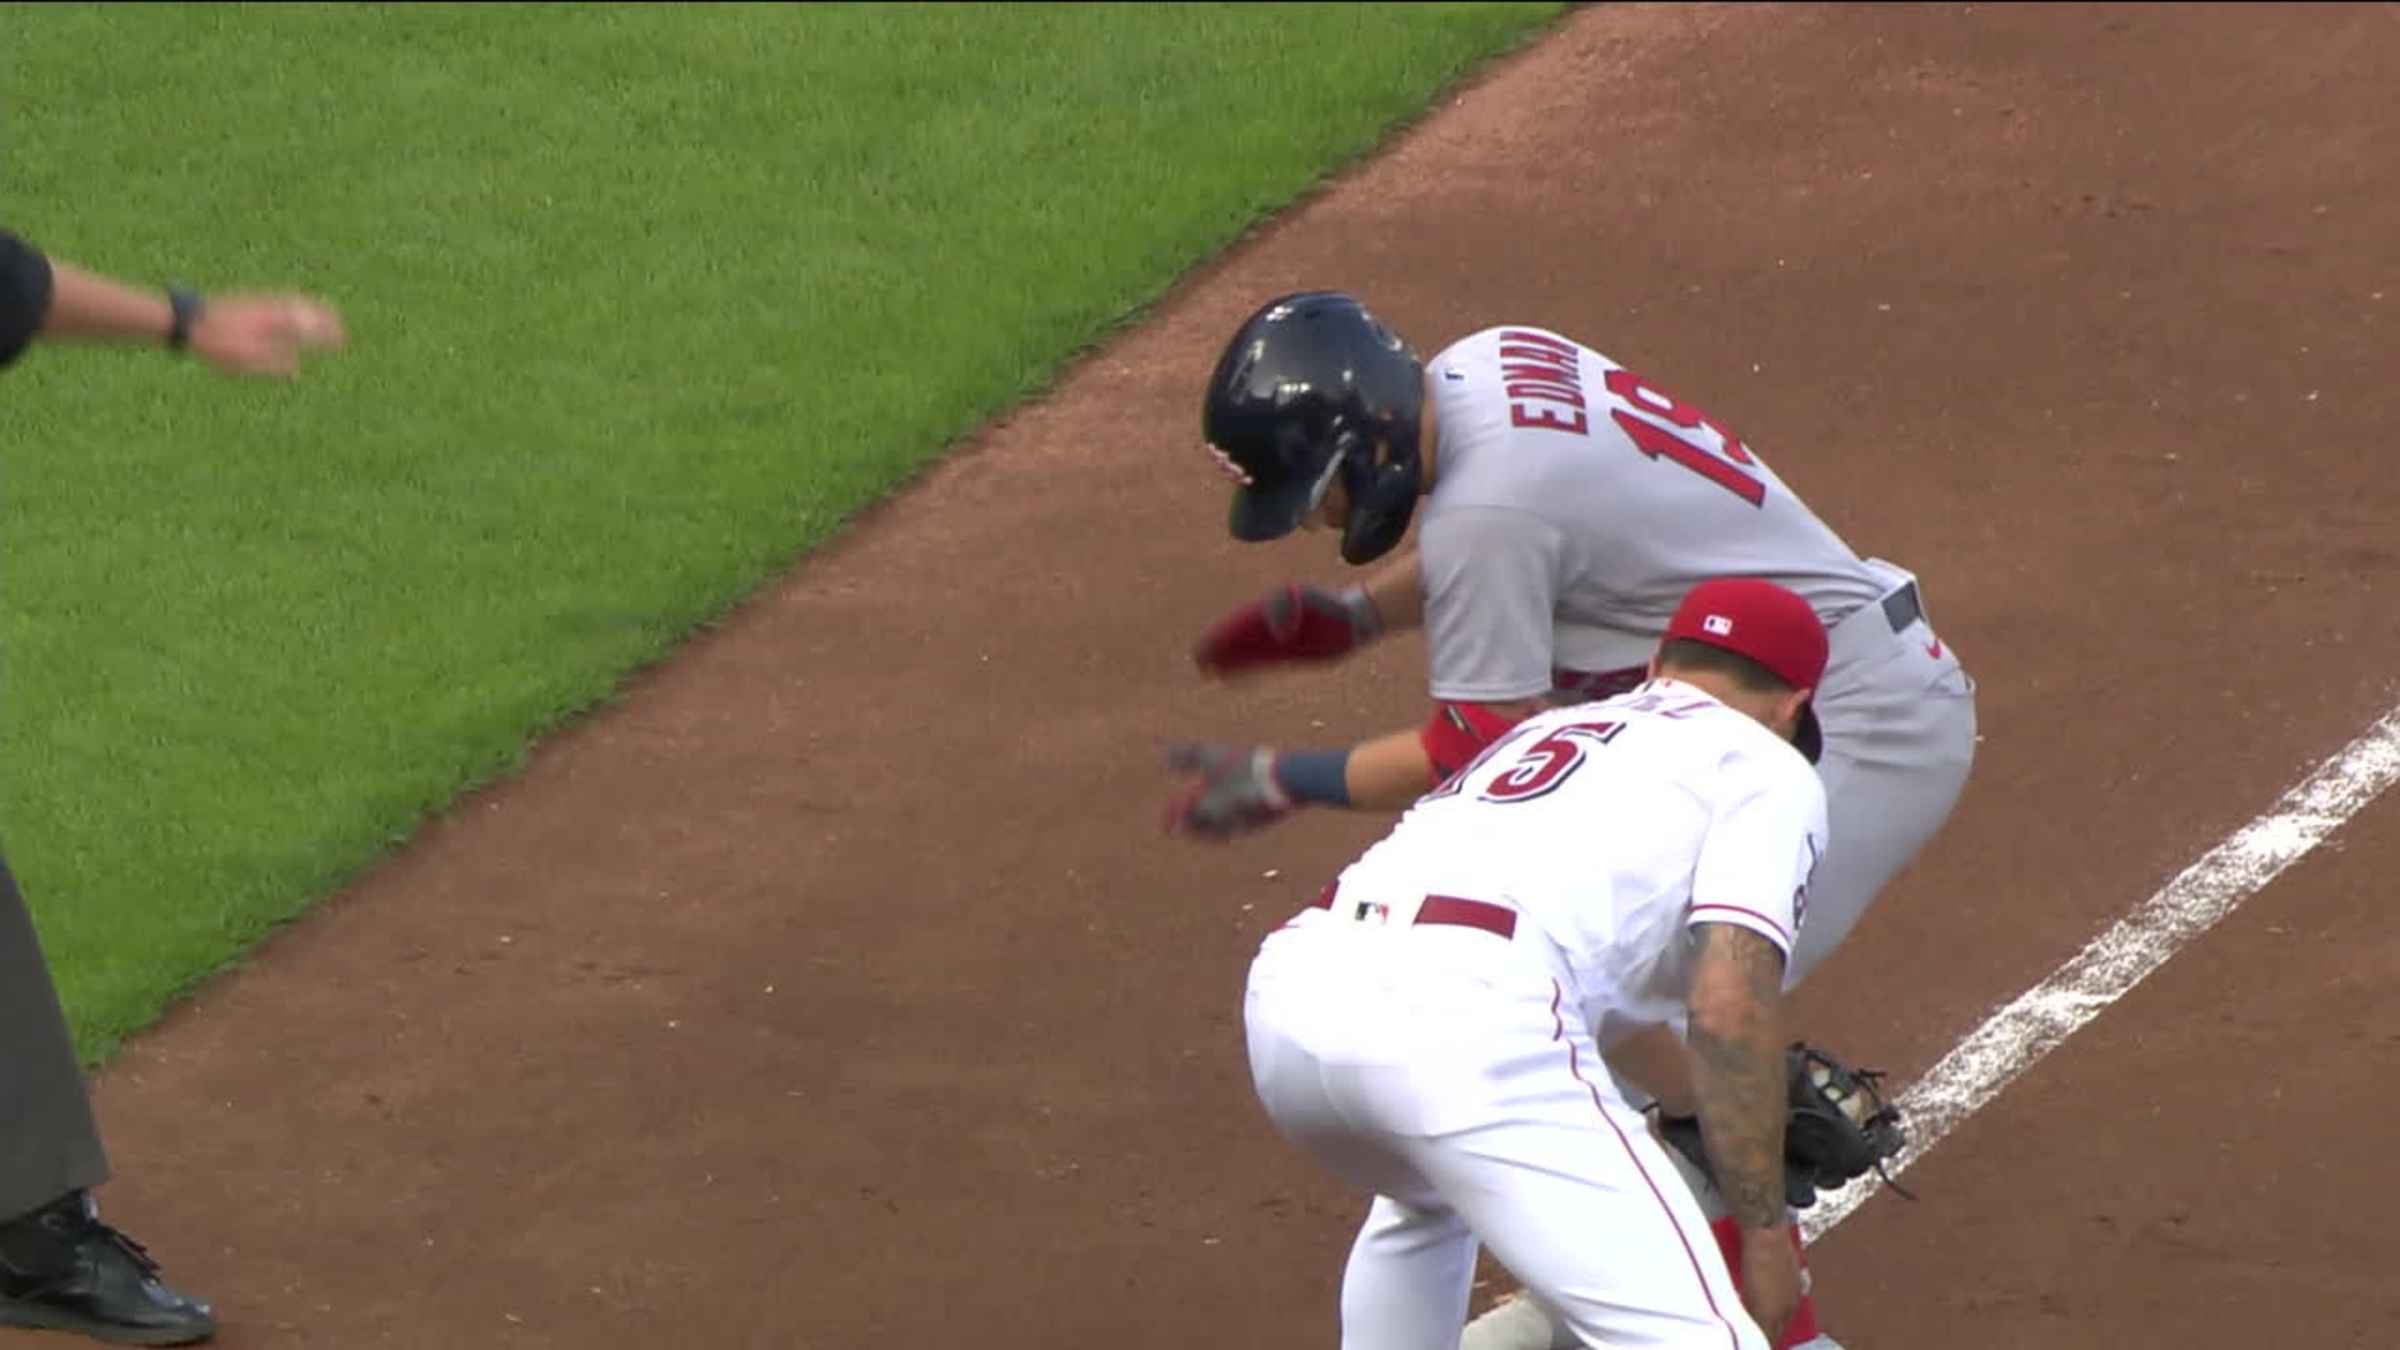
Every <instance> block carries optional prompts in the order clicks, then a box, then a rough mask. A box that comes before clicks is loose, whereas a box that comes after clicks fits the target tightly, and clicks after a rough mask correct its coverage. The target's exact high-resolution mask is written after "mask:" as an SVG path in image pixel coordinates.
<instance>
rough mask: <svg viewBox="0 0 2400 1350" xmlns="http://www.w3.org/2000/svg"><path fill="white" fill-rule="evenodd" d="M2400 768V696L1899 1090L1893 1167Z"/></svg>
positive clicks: (1865, 1188)
mask: <svg viewBox="0 0 2400 1350" xmlns="http://www.w3.org/2000/svg"><path fill="white" fill-rule="evenodd" d="M2396 779H2400V707H2395V708H2393V709H2392V710H2391V711H2389V712H2387V713H2385V714H2384V715H2383V716H2382V717H2380V718H2378V719H2377V720H2376V721H2375V724H2374V725H2373V726H2370V727H2369V728H2367V730H2366V732H2365V734H2363V735H2361V736H2360V737H2359V738H2358V739H2357V740H2354V741H2352V742H2351V743H2350V744H2349V745H2347V746H2345V747H2343V748H2342V749H2341V750H2340V751H2339V752H2337V753H2336V754H2335V755H2334V756H2333V757H2332V758H2330V759H2328V760H2326V761H2325V762H2324V763H2322V764H2320V765H2318V766H2317V769H2316V771H2315V772H2314V773H2311V774H2310V775H2309V776H2308V777H2307V778H2305V779H2302V780H2301V781H2300V783H2299V785H2298V786H2296V787H2294V788H2292V789H2291V790H2290V791H2289V792H2286V793H2284V794H2283V796H2282V797H2281V798H2280V799H2279V800H2277V801H2276V803H2275V804H2274V806H2272V807H2270V808H2268V810H2267V812H2266V814H2264V815H2262V816H2260V817H2258V818H2257V819H2256V820H2253V821H2251V822H2250V823H2249V824H2247V825H2245V826H2243V827H2242V828H2241V829H2239V830H2236V831H2234V832H2233V834H2232V835H2230V836H2229V837H2227V838H2226V840H2225V842H2223V843H2221V844H2219V845H2217V846H2216V847H2215V848H2213V849H2210V850H2209V851H2208V852H2207V853H2204V854H2202V855H2201V856H2200V859H2199V861H2197V862H2195V863H2193V864H2192V865H2191V866H2189V867H2187V868H2185V869H2183V872H2182V873H2181V874H2180V875H2178V876H2177V877H2176V878H2175V879H2174V880H2172V881H2170V882H2168V883H2167V884H2166V885H2165V886H2164V887H2162V888H2161V889H2160V890H2159V892H2158V893H2157V894H2156V895H2153V896H2151V897H2150V898H2149V899H2148V900H2145V901H2143V902H2142V903H2141V905H2139V906H2138V907H2136V908H2135V909H2134V910H2133V911H2132V912H2131V913H2129V914H2127V915H2126V916H2125V917H2124V918H2122V919H2119V920H2118V921H2117V922H2116V923H2115V924H2113V925H2111V926H2110V927H2109V928H2108V929H2107V931H2105V932H2103V933H2101V934H2100V936H2098V937H2096V938H2094V939H2092V941H2091V944H2090V945H2089V946H2087V947H2085V948H2084V949H2083V950H2082V951H2081V952H2078V953H2076V955H2075V956H2074V957H2073V958H2072V959H2070V960H2068V961H2067V962H2066V964H2064V965H2062V966H2060V967H2059V968H2058V969H2057V970H2054V971H2052V972H2051V973H2050V976H2049V978H2048V979H2045V980H2043V981H2042V982H2041V983H2040V984H2037V985H2035V986H2034V987H2033V988H2031V989H2028V990H2026V991H2025V992H2024V993H2023V994H2022V995H2020V996H2019V997H2018V998H2017V1000H2016V1001H2015V1002H2014V1003H2011V1004H2009V1005H2008V1006H2007V1007H2005V1008H2002V1009H2001V1010H2000V1011H1998V1012H1996V1013H1994V1014H1992V1016H1991V1018H1990V1020H1988V1021H1986V1022H1985V1023H1984V1024H1983V1025H1982V1026H1980V1027H1977V1028H1976V1029H1975V1031H1974V1033H1973V1034H1971V1035H1969V1036H1968V1037H1967V1038H1966V1039H1965V1040H1963V1041H1960V1042H1959V1043H1958V1046H1957V1048H1956V1049H1953V1050H1952V1051H1951V1052H1950V1053H1949V1054H1947V1055H1945V1056H1943V1057H1942V1059H1941V1061H1940V1062H1939V1063H1937V1064H1935V1065H1934V1066H1933V1067H1932V1068H1931V1069H1928V1070H1927V1071H1926V1072H1925V1076H1924V1077H1922V1078H1919V1079H1917V1080H1916V1081H1915V1082H1913V1083H1911V1084H1909V1085H1908V1086H1907V1087H1906V1088H1905V1089H1903V1090H1901V1091H1900V1092H1899V1093H1897V1094H1895V1095H1894V1097H1893V1099H1892V1101H1893V1104H1894V1105H1896V1106H1898V1107H1899V1108H1900V1110H1901V1113H1902V1116H1903V1119H1904V1121H1905V1123H1906V1125H1907V1128H1908V1136H1909V1142H1908V1147H1907V1148H1905V1149H1903V1150H1901V1152H1900V1153H1899V1155H1898V1156H1897V1157H1895V1158H1894V1159H1893V1162H1892V1165H1891V1166H1890V1167H1889V1168H1888V1169H1887V1170H1888V1171H1890V1172H1892V1173H1893V1174H1895V1175H1897V1174H1898V1173H1900V1172H1904V1171H1906V1170H1907V1169H1908V1167H1909V1165H1910V1164H1912V1163H1914V1162H1915V1161H1916V1160H1917V1159H1919V1158H1921V1157H1923V1156H1925V1154H1927V1153H1928V1152H1930V1151H1932V1149H1933V1146H1934V1145H1936V1144H1938V1143H1940V1142H1942V1140H1943V1138H1944V1137H1945V1136H1947V1135H1948V1134H1949V1133H1950V1132H1951V1131H1952V1130H1954V1129H1956V1128H1957V1127H1958V1126H1959V1124H1960V1123H1961V1122H1963V1121H1965V1120H1966V1119H1967V1117H1969V1116H1971V1115H1974V1114H1975V1113H1976V1112H1977V1111H1979V1110H1981V1109H1982V1108H1983V1106H1984V1105H1985V1104H1986V1103H1987V1102H1989V1101H1991V1100H1992V1098H1994V1097H1996V1096H1998V1095H1999V1094H2000V1090H2001V1089H2002V1088H2005V1087H2007V1086H2008V1085H2009V1084H2010V1083H2011V1082H2014V1081H2015V1080H2016V1078H2017V1077H2018V1076H2019V1075H2020V1074H2023V1073H2024V1072H2025V1071H2026V1070H2027V1069H2030V1068H2032V1067H2033V1066H2034V1064H2035V1063H2037V1062H2038V1061H2040V1059H2041V1058H2042V1057H2043V1056H2044V1055H2047V1054H2049V1053H2050V1052H2051V1051H2053V1050H2055V1049H2057V1048H2058V1047H2059V1045H2060V1043H2061V1042H2063V1041H2065V1040H2066V1039H2067V1037H2069V1036H2072V1035H2074V1034H2075V1033H2076V1031H2077V1030H2079V1029H2081V1028H2082V1027H2083V1025H2084V1024H2085V1023H2087V1022H2090V1021H2091V1020H2092V1019H2093V1018H2095V1017H2098V1016H2099V1015H2100V1014H2101V1012H2103V1011H2104V1010H2106V1009H2107V1007H2108V1006H2109V1005H2110V1004H2112V1003H2114V1002H2116V1001H2117V1000H2118V999H2120V998H2123V997H2124V996H2125V994H2126V992H2127V991H2129V990H2131V989H2132V988H2133V987H2134V986H2135V985H2137V984H2140V983H2141V982H2142V981H2143V980H2144V979H2145V978H2147V977H2148V976H2149V975H2150V973H2151V972H2152V971H2155V970H2157V969H2158V968H2159V967H2160V966H2162V965H2165V964H2166V962H2167V958H2168V957H2171V956H2173V955H2174V954H2175V953H2176V952H2177V951H2178V950H2179V949H2181V948H2182V947H2183V945H2184V944H2185V943H2188V942H2190V941H2191V940H2192V939H2194V938H2197V937H2199V936H2200V935H2201V934H2202V933H2205V932H2207V931H2208V930H2209V929H2210V928H2212V927H2214V926H2215V925H2216V924H2217V922H2218V921H2219V920H2221V919H2223V918H2224V917H2225V916H2226V915H2228V914H2231V913H2233V911H2234V910H2235V909H2236V908H2238V907H2240V905H2241V903H2242V902H2243V901H2244V900H2247V899H2249V898H2250V897H2251V896H2253V895H2255V894H2257V893H2258V892H2259V891H2261V890H2263V889H2265V887H2266V885H2267V883H2268V882H2270V881H2273V880H2274V879H2275V877H2276V876H2277V875H2278V874H2279V873H2281V872H2282V871H2283V869H2285V868H2287V867H2289V866H2291V865H2292V864H2293V863H2295V862H2298V861H2299V860H2300V859H2301V858H2303V857H2305V856H2306V855H2307V854H2308V853H2309V852H2310V851H2311V850H2313V849H2314V848H2316V846H2317V845H2319V844H2321V843H2323V842H2324V841H2325V839H2326V837H2327V836H2329V835H2331V834H2332V833H2333V832H2334V831H2335V830H2336V829H2339V828H2340V827H2341V825H2342V822H2344V821H2346V820H2348V819H2350V817H2352V816H2354V815H2356V814H2358V812H2359V811H2360V809H2361V808H2363V807H2365V806H2366V804H2367V803H2369V802H2371V801H2373V800H2375V798H2376V797H2377V796H2378V795H2380V794H2381V793H2382V792H2383V790H2384V789H2385V788H2388V787H2390V786H2391V785H2392V783H2393V781H2394V780H2396ZM1882 1188H1883V1181H1882V1179H1881V1178H1879V1177H1877V1176H1875V1175H1873V1174H1872V1173H1870V1174H1868V1175H1867V1176H1864V1177H1861V1178H1860V1179H1859V1180H1857V1181H1855V1182H1852V1183H1851V1184H1850V1185H1848V1186H1845V1187H1843V1188H1841V1189H1840V1190H1837V1191H1831V1192H1828V1193H1827V1194H1826V1195H1825V1196H1823V1197H1822V1198H1820V1199H1819V1200H1818V1202H1817V1203H1816V1205H1814V1206H1813V1207H1811V1208H1810V1209H1809V1210H1808V1211H1807V1212H1805V1213H1804V1214H1803V1215H1802V1216H1801V1224H1800V1231H1801V1233H1802V1235H1803V1236H1804V1237H1805V1238H1806V1239H1807V1240H1809V1241H1811V1242H1814V1241H1815V1240H1816V1239H1817V1238H1819V1237H1821V1236H1822V1235H1824V1234H1825V1233H1826V1232H1828V1231H1830V1230H1831V1229H1832V1228H1833V1226H1834V1225H1835V1224H1838V1223H1840V1222H1841V1221H1842V1220H1844V1219H1846V1218H1848V1217H1850V1215H1851V1213H1852V1212H1853V1211H1855V1210H1856V1209H1857V1208H1858V1207H1859V1206H1860V1205H1861V1204H1864V1203H1865V1202H1866V1200H1867V1198H1868V1197H1869V1196H1871V1195H1873V1194H1874V1193H1875V1192H1876V1191H1878V1190H1881V1189H1882Z"/></svg>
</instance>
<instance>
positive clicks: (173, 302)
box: [167, 286, 208, 352]
mask: <svg viewBox="0 0 2400 1350" xmlns="http://www.w3.org/2000/svg"><path fill="white" fill-rule="evenodd" d="M167 305H168V307H169V308H170V309H172V310H173V311H174V316H175V317H174V318H173V319H172V320H170V321H169V322H168V324H167V350H168V351H171V352H179V351H182V350H183V349H184V348H186V347H189V346H190V345H192V325H193V324H196V323H198V322H200V311H201V310H203V309H206V308H207V307H208V303H207V302H206V301H204V300H202V299H201V298H200V292H198V291H195V290H193V289H191V288H190V287H188V286H169V287H168V288H167Z"/></svg>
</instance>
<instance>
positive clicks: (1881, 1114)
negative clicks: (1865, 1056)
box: [1658, 1041, 1916, 1209]
mask: <svg viewBox="0 0 2400 1350" xmlns="http://www.w3.org/2000/svg"><path fill="white" fill-rule="evenodd" d="M1784 1063H1785V1067H1786V1069H1787V1078H1788V1082H1789V1088H1790V1114H1789V1115H1787V1116H1786V1117H1785V1118H1784V1123H1783V1197H1784V1200H1785V1201H1786V1202H1787V1203H1789V1204H1790V1205H1791V1207H1792V1208H1794V1209H1806V1208H1808V1207H1809V1206H1810V1205H1813V1204H1815V1203H1816V1202H1817V1192H1818V1191H1819V1190H1831V1189H1833V1188H1835V1187H1838V1186H1841V1185H1843V1184H1845V1183H1847V1182H1849V1181H1851V1180H1853V1179H1854V1178H1857V1177H1860V1176H1864V1175H1865V1174H1867V1173H1868V1172H1870V1171H1872V1172H1874V1173H1876V1174H1877V1175H1879V1176H1881V1177H1882V1178H1883V1181H1884V1184H1885V1185H1887V1186H1890V1187H1891V1188H1892V1189H1893V1190H1895V1191H1898V1192H1899V1193H1900V1194H1901V1195H1904V1196H1908V1198H1909V1199H1911V1200H1914V1199H1916V1197H1915V1196H1914V1195H1910V1194H1909V1192H1908V1190H1907V1188H1905V1187H1903V1186H1902V1185H1901V1184H1900V1183H1899V1182H1897V1181H1894V1180H1892V1175H1891V1173H1889V1172H1887V1171H1885V1170H1884V1165H1885V1163H1887V1162H1889V1161H1890V1160H1891V1158H1892V1155H1894V1154H1896V1153H1898V1152H1899V1151H1900V1150H1901V1149H1902V1148H1903V1147H1905V1146H1906V1145H1907V1143H1908V1138H1907V1136H1906V1135H1904V1134H1903V1133H1901V1130H1900V1108H1898V1107H1896V1106H1893V1105H1891V1104H1890V1103H1888V1102H1886V1101H1885V1100H1884V1099H1883V1093H1882V1092H1881V1091H1880V1090H1878V1089H1877V1087H1876V1083H1877V1082H1878V1080H1880V1079H1881V1078H1882V1077H1883V1075H1882V1074H1881V1073H1879V1072H1877V1071H1876V1070H1873V1069H1853V1068H1851V1067H1850V1066H1849V1065H1847V1064H1844V1063H1842V1062H1841V1061H1840V1060H1838V1059H1836V1058H1834V1057H1833V1056H1832V1055H1830V1054H1827V1053H1826V1052H1825V1051H1823V1050H1820V1049H1818V1048H1816V1047H1815V1046H1812V1045H1809V1044H1807V1043H1805V1042H1802V1041H1794V1042H1792V1045H1791V1048H1790V1050H1788V1051H1787V1052H1786V1053H1785V1057H1784ZM1658 1135H1659V1138H1661V1139H1663V1140H1665V1141H1666V1142H1667V1143H1668V1144H1669V1145H1671V1146H1672V1147H1673V1148H1674V1149H1675V1151H1676V1152H1678V1153H1681V1154H1682V1155H1683V1156H1684V1158H1685V1159H1686V1160H1688V1161H1689V1162H1690V1163H1691V1164H1692V1166H1694V1167H1696V1168H1698V1169H1699V1170H1700V1174H1701V1175H1702V1176H1705V1177H1707V1178H1708V1179H1709V1181H1710V1183H1711V1184H1714V1183H1715V1181H1716V1173H1715V1171H1714V1170H1713V1169H1712V1168H1710V1166H1709V1162H1708V1150H1707V1147H1706V1146H1705V1145H1704V1144H1703V1143H1702V1142H1701V1137H1700V1118H1699V1117H1697V1116H1669V1115H1664V1114H1661V1115H1660V1116H1659V1120H1658Z"/></svg>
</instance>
